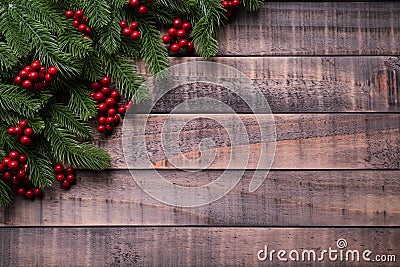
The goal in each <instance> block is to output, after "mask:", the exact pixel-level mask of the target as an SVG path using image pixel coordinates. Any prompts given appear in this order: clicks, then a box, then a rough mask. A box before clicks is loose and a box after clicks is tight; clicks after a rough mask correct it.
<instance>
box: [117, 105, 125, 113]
mask: <svg viewBox="0 0 400 267" xmlns="http://www.w3.org/2000/svg"><path fill="white" fill-rule="evenodd" d="M118 113H119V114H125V109H124V107H123V106H121V107H119V108H118Z"/></svg>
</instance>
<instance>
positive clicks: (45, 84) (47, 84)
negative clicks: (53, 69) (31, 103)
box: [42, 81, 50, 88]
mask: <svg viewBox="0 0 400 267" xmlns="http://www.w3.org/2000/svg"><path fill="white" fill-rule="evenodd" d="M42 87H43V88H48V87H50V82H47V81H43V84H42Z"/></svg>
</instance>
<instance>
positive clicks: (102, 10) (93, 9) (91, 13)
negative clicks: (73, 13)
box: [83, 0, 111, 28]
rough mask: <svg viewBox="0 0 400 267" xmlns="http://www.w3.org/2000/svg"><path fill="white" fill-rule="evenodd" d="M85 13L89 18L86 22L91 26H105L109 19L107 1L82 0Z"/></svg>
mask: <svg viewBox="0 0 400 267" xmlns="http://www.w3.org/2000/svg"><path fill="white" fill-rule="evenodd" d="M83 10H84V12H85V15H86V16H87V17H88V18H90V19H89V20H88V24H89V25H90V26H91V27H93V28H100V27H103V26H107V24H108V23H109V22H110V20H111V16H110V15H111V11H110V10H111V8H110V6H109V5H108V1H105V0H97V1H83Z"/></svg>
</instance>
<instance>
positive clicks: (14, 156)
mask: <svg viewBox="0 0 400 267" xmlns="http://www.w3.org/2000/svg"><path fill="white" fill-rule="evenodd" d="M8 157H9V158H10V160H18V159H19V153H18V151H16V150H12V151H10V153H9V154H8Z"/></svg>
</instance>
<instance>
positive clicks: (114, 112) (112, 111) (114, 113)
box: [107, 108, 117, 116]
mask: <svg viewBox="0 0 400 267" xmlns="http://www.w3.org/2000/svg"><path fill="white" fill-rule="evenodd" d="M107 114H108V116H115V115H117V111H116V110H115V108H110V109H108V111H107Z"/></svg>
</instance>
